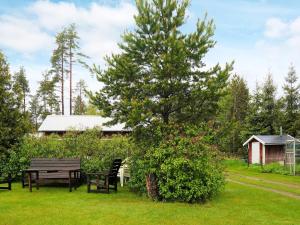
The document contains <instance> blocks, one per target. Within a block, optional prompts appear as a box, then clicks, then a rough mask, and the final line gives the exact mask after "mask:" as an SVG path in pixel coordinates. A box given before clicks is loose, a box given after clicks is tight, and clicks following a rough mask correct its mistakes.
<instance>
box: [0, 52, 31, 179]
mask: <svg viewBox="0 0 300 225" xmlns="http://www.w3.org/2000/svg"><path fill="white" fill-rule="evenodd" d="M12 84H13V82H12V79H11V74H10V71H9V65H8V63H7V62H6V58H5V56H4V55H3V53H2V52H1V51H0V173H1V171H2V172H3V171H4V172H8V170H7V169H6V163H7V161H8V156H9V154H10V153H11V152H13V151H14V150H15V148H16V146H17V145H18V143H19V141H20V139H21V138H22V137H23V135H24V133H25V132H26V129H27V125H28V124H27V123H26V121H25V120H24V117H23V115H22V113H21V112H20V110H19V109H20V105H21V104H22V100H21V101H20V98H17V97H16V96H15V94H14V92H13V89H12Z"/></svg>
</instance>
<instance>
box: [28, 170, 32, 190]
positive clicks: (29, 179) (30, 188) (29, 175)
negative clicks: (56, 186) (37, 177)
mask: <svg viewBox="0 0 300 225" xmlns="http://www.w3.org/2000/svg"><path fill="white" fill-rule="evenodd" d="M27 174H28V186H29V191H30V192H32V184H31V173H30V172H29V173H27Z"/></svg>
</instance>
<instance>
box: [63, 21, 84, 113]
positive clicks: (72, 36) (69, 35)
mask: <svg viewBox="0 0 300 225" xmlns="http://www.w3.org/2000/svg"><path fill="white" fill-rule="evenodd" d="M65 37H66V44H67V48H68V51H67V55H68V57H69V61H68V64H69V79H70V115H72V100H73V97H72V94H73V83H72V80H73V64H74V63H80V64H83V65H85V63H84V62H83V59H84V58H87V56H86V55H84V54H82V53H81V52H80V46H79V40H80V38H79V36H78V34H77V31H76V26H75V24H71V25H69V26H68V27H67V28H65ZM76 99H77V98H76Z"/></svg>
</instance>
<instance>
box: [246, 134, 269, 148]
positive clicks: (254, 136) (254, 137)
mask: <svg viewBox="0 0 300 225" xmlns="http://www.w3.org/2000/svg"><path fill="white" fill-rule="evenodd" d="M252 139H256V140H257V141H258V142H260V143H262V144H264V145H265V144H266V143H265V142H264V141H263V140H261V139H260V138H258V137H257V136H256V135H252V136H251V137H250V138H249V139H248V140H247V141H246V142H245V143H244V144H243V146H245V145H247V144H248V143H249V142H250V141H251V140H252Z"/></svg>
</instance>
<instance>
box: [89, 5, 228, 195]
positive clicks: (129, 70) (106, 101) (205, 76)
mask: <svg viewBox="0 0 300 225" xmlns="http://www.w3.org/2000/svg"><path fill="white" fill-rule="evenodd" d="M136 4H137V10H138V12H137V15H136V16H135V23H136V28H135V30H133V31H132V32H127V33H125V34H124V35H123V42H122V43H120V44H119V46H120V48H121V53H119V54H113V55H112V56H111V57H108V58H107V60H106V61H107V65H108V66H107V69H105V70H103V71H100V70H99V69H97V68H95V69H94V70H95V73H96V74H97V78H98V80H99V81H100V82H101V83H103V84H104V86H103V88H101V90H100V91H98V92H97V93H96V94H95V95H92V96H91V99H92V101H93V104H95V105H96V106H97V107H98V108H99V109H101V110H103V113H104V116H109V117H112V118H113V120H112V121H111V123H117V122H124V123H126V125H127V126H128V127H130V128H132V129H133V134H134V135H135V140H136V141H137V142H139V143H141V144H144V145H145V146H146V144H145V143H149V145H147V146H148V149H149V147H150V146H151V145H152V146H155V145H157V144H159V142H160V140H161V139H159V138H157V137H158V136H156V134H157V133H158V132H157V133H155V132H153V130H154V129H156V128H161V132H160V133H163V134H164V136H167V134H166V133H165V131H167V130H168V129H167V128H168V127H170V126H171V125H172V124H176V125H178V126H180V125H186V124H198V123H201V122H207V121H208V120H211V119H213V118H215V115H216V112H217V109H218V102H219V99H220V97H222V96H223V94H224V87H225V86H226V85H227V80H228V76H229V73H230V71H231V69H232V65H231V64H230V65H228V64H227V65H226V67H225V68H224V69H222V68H221V66H219V65H218V64H217V65H216V66H214V67H213V68H211V69H207V68H206V65H205V63H204V61H203V60H204V57H205V55H206V53H207V52H208V51H209V49H211V48H212V47H214V45H215V41H214V40H212V36H213V34H214V24H213V21H207V20H206V19H205V20H203V21H200V20H199V21H198V23H197V25H196V26H197V27H196V31H195V32H192V33H190V34H186V33H183V32H182V26H183V25H184V23H185V21H186V20H185V19H186V9H187V6H188V5H189V1H186V0H184V1H177V0H153V1H147V0H139V1H136ZM165 128H166V129H165ZM142 142H143V143H142ZM141 154H143V153H142V152H141ZM155 181H156V177H155V174H147V184H149V185H147V187H149V188H148V191H149V190H157V188H156V187H157V186H156V182H155ZM149 195H150V196H153V195H152V193H151V192H149Z"/></svg>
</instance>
